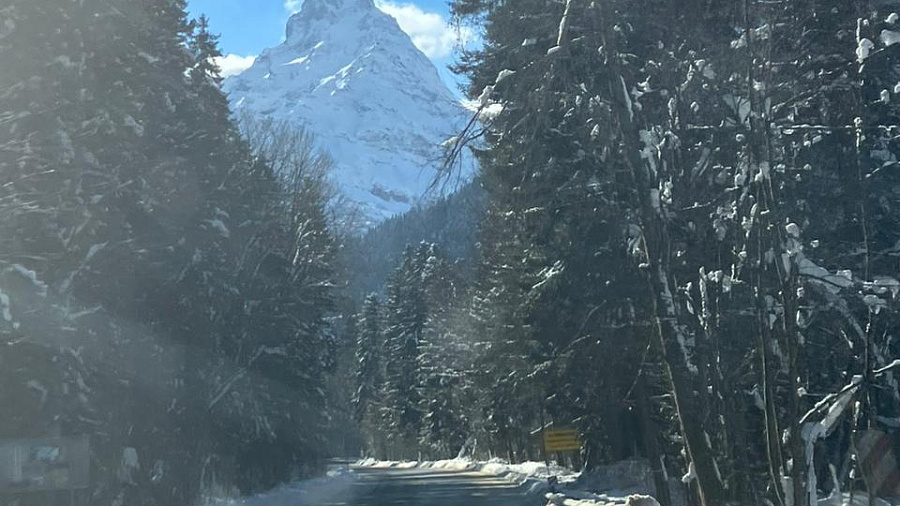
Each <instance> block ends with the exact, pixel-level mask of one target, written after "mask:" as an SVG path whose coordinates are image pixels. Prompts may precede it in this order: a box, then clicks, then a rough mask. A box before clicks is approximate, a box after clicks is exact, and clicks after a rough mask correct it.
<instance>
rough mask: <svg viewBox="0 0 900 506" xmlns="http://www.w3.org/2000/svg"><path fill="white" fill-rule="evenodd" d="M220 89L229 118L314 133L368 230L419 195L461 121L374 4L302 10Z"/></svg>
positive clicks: (321, 3)
mask: <svg viewBox="0 0 900 506" xmlns="http://www.w3.org/2000/svg"><path fill="white" fill-rule="evenodd" d="M225 89H226V91H227V92H228V93H229V97H230V99H231V101H232V104H233V106H234V107H235V109H236V110H244V111H249V112H251V113H253V114H256V115H259V116H263V117H271V118H275V119H286V120H288V121H290V122H293V123H296V124H297V125H299V126H303V127H305V128H307V129H308V130H309V131H311V132H313V133H314V134H315V135H316V136H317V138H318V140H319V144H320V146H321V147H322V148H324V149H325V150H327V151H328V152H329V153H330V154H331V155H332V157H333V158H334V159H335V161H336V164H337V167H336V170H335V182H336V184H337V185H338V187H339V189H340V190H342V191H343V193H344V194H345V195H346V196H347V197H348V199H349V200H350V201H352V202H355V203H356V204H358V205H359V206H360V209H361V211H362V214H363V216H364V218H365V219H366V220H367V221H368V222H369V223H377V222H378V221H381V220H383V219H386V218H388V217H390V216H393V215H395V214H398V213H402V212H405V211H407V210H409V209H410V208H411V207H412V206H413V205H415V204H416V203H417V202H418V201H419V200H420V199H421V198H422V196H423V195H424V194H425V192H426V190H427V188H428V186H429V184H430V183H431V182H432V180H433V178H434V175H435V170H436V169H437V167H438V165H439V163H440V156H441V144H442V143H443V142H444V141H445V140H446V139H447V138H449V137H451V136H452V135H454V134H455V133H456V132H457V131H458V130H459V128H460V127H461V126H462V124H463V123H464V121H465V119H466V114H467V113H466V111H465V109H464V108H463V107H462V105H461V104H460V103H459V101H458V100H457V99H456V98H455V97H454V96H453V94H452V93H451V92H450V90H449V89H447V87H446V85H445V84H444V83H443V82H442V81H441V78H440V76H439V75H438V72H437V69H435V67H434V65H433V64H432V63H431V61H430V60H429V59H428V58H427V57H426V56H425V55H424V54H422V52H421V51H419V50H418V49H417V48H416V47H415V45H414V44H413V43H412V41H411V40H410V38H409V36H408V35H407V34H406V33H404V32H403V31H402V30H401V29H400V26H399V25H398V24H397V21H396V20H395V19H394V18H392V17H390V16H389V15H387V14H385V13H384V12H382V11H380V10H379V9H378V8H377V7H376V6H375V4H374V2H373V0H306V2H304V4H303V7H302V8H301V10H300V12H298V13H297V14H295V15H294V16H292V17H291V19H290V20H289V21H288V26H287V33H286V40H285V42H284V43H283V44H281V45H280V46H278V47H275V48H272V49H268V50H266V51H264V52H263V54H262V55H260V57H259V58H258V59H257V60H256V62H255V63H254V64H253V66H252V67H251V68H250V69H248V70H246V71H245V72H244V73H242V74H240V75H238V76H235V77H233V78H230V79H228V80H227V81H226V83H225Z"/></svg>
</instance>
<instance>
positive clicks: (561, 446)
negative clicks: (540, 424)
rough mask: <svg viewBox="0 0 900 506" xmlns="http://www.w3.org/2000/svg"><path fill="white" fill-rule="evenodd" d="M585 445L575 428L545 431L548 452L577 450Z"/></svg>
mask: <svg viewBox="0 0 900 506" xmlns="http://www.w3.org/2000/svg"><path fill="white" fill-rule="evenodd" d="M582 446H583V444H582V442H581V439H580V438H579V436H578V431H577V430H574V429H564V430H548V431H545V432H544V450H546V451H547V453H557V452H577V451H580V450H581V447H582Z"/></svg>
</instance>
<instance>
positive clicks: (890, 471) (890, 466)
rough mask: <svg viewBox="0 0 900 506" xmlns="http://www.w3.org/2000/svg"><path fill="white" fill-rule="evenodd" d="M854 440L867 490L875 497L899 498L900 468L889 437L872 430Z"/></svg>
mask: <svg viewBox="0 0 900 506" xmlns="http://www.w3.org/2000/svg"><path fill="white" fill-rule="evenodd" d="M855 439H856V441H855V446H856V458H857V459H858V462H859V465H860V467H861V468H862V472H863V479H865V481H866V486H867V487H868V489H869V490H871V491H872V492H873V493H874V494H875V495H876V496H877V497H895V496H900V468H898V466H897V457H896V455H894V442H893V440H892V439H891V437H890V436H889V435H887V434H885V433H884V432H882V431H880V430H874V429H873V430H867V431H865V432H863V433H862V435H860V436H858V437H857V438H855Z"/></svg>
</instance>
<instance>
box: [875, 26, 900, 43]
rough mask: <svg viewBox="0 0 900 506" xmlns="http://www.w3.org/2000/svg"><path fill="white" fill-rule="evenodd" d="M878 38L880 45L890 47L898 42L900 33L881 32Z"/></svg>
mask: <svg viewBox="0 0 900 506" xmlns="http://www.w3.org/2000/svg"><path fill="white" fill-rule="evenodd" d="M879 38H880V39H881V43H882V44H884V45H885V46H888V47H891V46H893V45H894V44H897V43H898V42H900V32H895V31H893V30H882V31H881V36H879Z"/></svg>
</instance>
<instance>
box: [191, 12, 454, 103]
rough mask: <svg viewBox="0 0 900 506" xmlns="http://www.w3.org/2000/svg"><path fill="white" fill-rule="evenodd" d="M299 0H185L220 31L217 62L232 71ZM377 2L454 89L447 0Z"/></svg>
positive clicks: (269, 40)
mask: <svg viewBox="0 0 900 506" xmlns="http://www.w3.org/2000/svg"><path fill="white" fill-rule="evenodd" d="M301 3H302V0H188V9H189V11H190V14H191V15H192V16H194V17H197V16H199V15H200V14H206V16H207V17H209V19H210V25H211V28H212V31H213V32H215V33H218V34H220V35H221V40H220V42H221V46H222V52H223V53H225V54H226V55H227V56H226V58H225V59H224V60H223V61H221V62H220V65H221V66H222V68H223V71H224V73H225V74H226V75H227V74H232V73H235V72H238V71H240V70H241V69H242V68H245V67H246V66H248V65H249V64H250V63H252V61H253V60H252V58H253V57H254V56H256V55H258V54H259V53H260V52H262V50H263V49H265V48H268V47H274V46H276V45H278V44H280V43H281V41H282V40H283V38H284V30H285V25H286V23H287V20H288V17H289V16H290V14H291V12H293V11H296V10H299V8H300V4H301ZM375 3H376V4H377V5H378V7H379V8H380V9H381V10H383V11H385V12H387V13H388V14H390V15H392V16H394V17H395V18H396V19H397V21H398V22H399V23H400V27H401V28H403V30H404V31H406V33H408V34H409V35H410V37H411V38H412V39H413V42H414V43H415V44H416V46H418V47H419V49H421V50H422V51H423V52H424V53H425V54H426V55H428V57H429V58H431V60H432V61H433V62H434V63H435V65H436V66H437V67H438V69H439V70H440V71H441V74H442V75H443V77H444V80H445V81H446V82H447V83H448V85H449V86H451V88H453V90H454V91H457V90H456V83H457V82H458V79H456V78H455V77H454V76H453V75H452V74H451V73H450V72H449V71H447V70H446V67H447V65H448V64H450V63H452V62H453V54H452V52H453V49H454V45H455V43H456V41H457V39H458V33H457V31H456V30H455V29H454V28H453V27H452V26H450V23H449V17H450V16H449V8H448V6H447V0H375Z"/></svg>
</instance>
